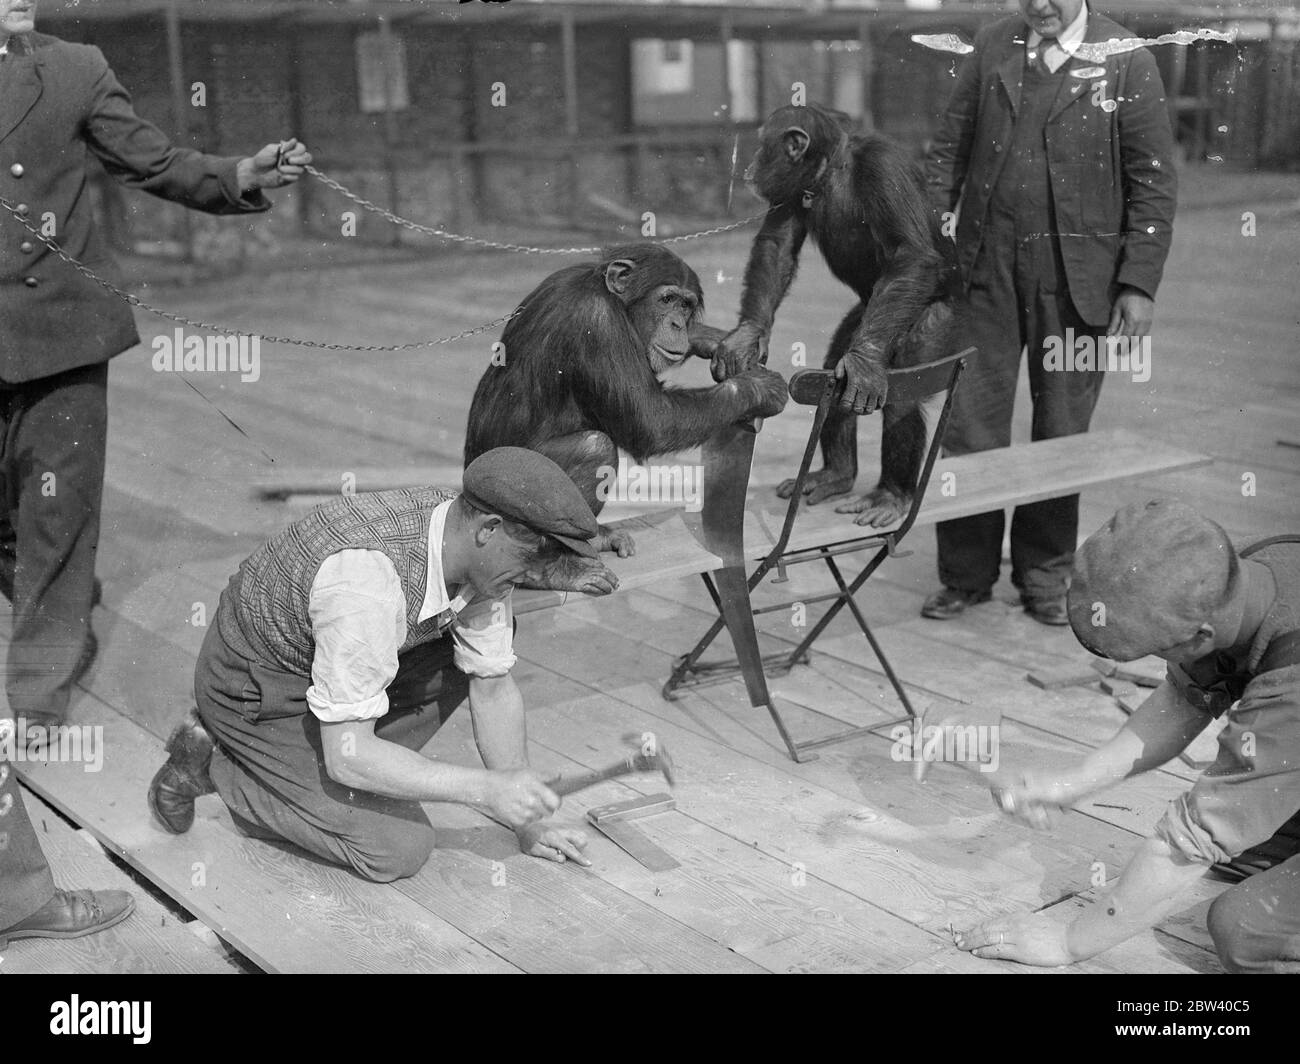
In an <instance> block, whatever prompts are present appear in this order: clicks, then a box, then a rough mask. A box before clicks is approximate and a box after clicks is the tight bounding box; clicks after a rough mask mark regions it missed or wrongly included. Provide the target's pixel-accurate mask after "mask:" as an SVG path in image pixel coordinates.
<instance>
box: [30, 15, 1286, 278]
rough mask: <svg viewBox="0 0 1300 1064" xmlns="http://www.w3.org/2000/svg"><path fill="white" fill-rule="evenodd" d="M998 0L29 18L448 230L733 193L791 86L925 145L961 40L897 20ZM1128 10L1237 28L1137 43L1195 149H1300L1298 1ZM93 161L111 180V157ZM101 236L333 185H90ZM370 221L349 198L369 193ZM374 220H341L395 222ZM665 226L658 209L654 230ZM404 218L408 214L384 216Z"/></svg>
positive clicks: (236, 132) (1160, 28) (196, 130)
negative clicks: (219, 200)
mask: <svg viewBox="0 0 1300 1064" xmlns="http://www.w3.org/2000/svg"><path fill="white" fill-rule="evenodd" d="M1014 7H1015V4H1014V2H1012V3H1007V2H1005V0H1002V2H998V0H947V2H942V3H941V2H940V0H907V2H898V0H878V2H877V0H805V2H802V3H801V2H798V0H772V2H768V0H730V2H718V0H712V2H706V3H693V2H688V3H676V2H669V3H647V2H642V0H626V2H620V0H512V2H510V3H509V4H499V3H492V4H486V3H465V4H458V3H450V2H445V3H444V2H437V3H435V2H432V0H352V2H321V0H317V2H310V3H309V2H304V0H130V2H127V0H97V2H95V3H85V2H77V0H47V2H46V3H44V4H43V5H42V9H41V20H42V21H41V27H42V28H43V29H45V30H47V31H49V32H52V33H55V34H57V35H59V36H62V37H65V38H68V39H71V40H81V41H88V42H91V43H94V44H96V45H98V46H99V47H101V48H102V49H103V50H104V52H105V54H106V55H107V56H108V58H109V60H110V62H111V63H112V64H113V67H114V68H115V70H116V71H117V73H118V75H119V77H120V78H121V79H122V81H123V82H124V83H125V84H126V85H127V86H128V88H130V90H131V91H132V93H133V95H134V97H135V100H136V104H137V107H138V108H139V110H140V111H141V113H143V114H145V115H146V116H148V117H150V118H151V119H153V120H154V121H156V122H158V124H159V125H161V126H162V127H163V128H164V129H166V130H168V132H170V133H174V134H176V135H177V136H178V139H180V140H181V141H182V142H184V143H188V144H192V145H194V146H197V147H201V148H203V149H205V150H209V151H214V152H223V153H234V152H240V151H247V150H250V149H251V148H252V147H254V146H259V145H261V144H263V143H265V142H267V141H269V140H273V139H275V138H277V137H280V136H282V135H288V134H289V133H290V132H292V133H294V134H296V135H297V136H299V137H300V138H302V139H303V140H304V141H306V142H307V143H308V144H309V145H310V146H311V147H312V149H313V151H314V152H315V153H316V157H317V159H318V162H319V164H320V165H321V167H322V168H323V169H325V170H327V171H329V172H330V173H331V174H333V175H334V176H336V177H337V178H338V179H339V180H341V181H343V182H344V183H345V184H347V185H349V186H350V187H353V188H355V189H356V190H357V191H359V192H360V193H361V194H362V195H364V196H366V197H368V198H370V199H372V200H374V201H375V202H377V203H381V204H383V205H385V206H391V207H392V208H393V209H395V210H397V211H398V212H399V213H401V214H403V215H406V216H409V217H412V218H416V219H419V220H423V221H427V222H432V223H442V224H446V225H447V226H449V227H452V228H459V229H461V230H465V229H467V228H470V227H473V226H475V225H479V226H482V225H484V224H488V223H493V222H499V223H503V224H505V225H507V226H510V225H514V226H521V225H523V226H529V227H539V226H541V227H545V226H551V225H566V226H570V227H575V226H576V227H580V228H581V227H587V228H591V229H594V230H602V231H608V229H609V227H610V224H611V222H612V221H614V220H618V221H622V222H625V223H627V222H637V223H638V224H639V219H640V217H641V215H642V212H644V211H647V210H649V211H654V212H656V215H657V216H658V217H659V218H661V219H663V218H667V219H678V220H681V221H696V220H700V219H711V218H717V217H720V216H725V215H728V214H736V213H743V212H744V211H745V210H747V209H748V208H749V207H750V206H751V205H752V201H751V200H750V199H749V198H748V197H746V196H744V195H740V196H736V195H735V192H736V185H737V182H736V181H734V180H733V178H732V166H731V162H732V157H733V153H734V154H735V155H736V156H738V158H739V160H740V164H739V165H740V166H741V167H743V165H744V161H745V160H746V159H747V158H748V156H749V154H750V153H751V151H752V148H753V131H754V129H755V127H756V125H757V123H758V121H759V119H760V118H761V117H762V116H763V115H764V114H765V113H767V112H768V111H770V110H771V109H772V108H774V107H775V106H778V105H779V104H780V103H782V102H784V101H786V100H788V99H789V98H790V95H791V91H792V86H794V85H795V84H796V83H799V84H802V85H804V86H806V89H807V94H808V98H810V99H814V100H819V101H824V102H828V103H832V104H834V105H836V106H838V107H840V108H841V109H844V110H847V111H849V112H850V113H851V114H854V115H855V116H857V117H858V118H859V119H860V120H861V121H862V122H863V123H864V124H867V125H870V126H873V127H876V128H879V129H881V130H883V131H884V132H886V133H889V134H891V135H893V136H896V137H898V138H900V139H902V140H904V141H905V142H907V143H909V144H912V145H914V146H915V147H916V149H917V150H918V151H920V150H921V149H922V148H923V146H924V143H925V141H926V138H927V137H928V136H929V135H930V134H931V132H932V130H933V128H934V126H935V123H936V121H937V120H938V117H939V115H940V114H941V113H942V108H943V105H944V102H945V100H946V97H947V93H948V90H949V86H950V85H951V81H952V75H953V71H954V69H955V65H956V56H954V55H953V54H951V53H948V52H943V51H936V50H933V49H930V48H927V47H924V46H922V45H920V44H917V43H915V42H914V41H913V40H912V37H913V35H914V34H918V33H927V34H934V33H955V34H957V35H959V36H960V37H962V38H963V39H965V40H969V39H970V37H971V36H972V35H973V34H974V32H975V31H976V30H977V29H978V27H979V26H980V25H981V24H982V23H984V22H985V21H987V20H989V19H992V18H996V17H999V16H1001V15H1003V14H1004V13H1006V11H1007V10H1008V9H1009V8H1014ZM1094 7H1095V8H1097V9H1099V10H1101V11H1104V12H1105V13H1107V14H1109V15H1111V16H1113V17H1115V18H1117V19H1118V20H1119V21H1121V22H1123V23H1124V24H1125V25H1126V26H1128V27H1129V28H1131V29H1132V30H1133V31H1134V32H1136V33H1139V34H1141V35H1143V36H1148V37H1154V36H1157V35H1159V34H1161V33H1167V32H1170V31H1172V30H1175V29H1185V28H1191V27H1206V28H1212V29H1216V30H1220V31H1235V32H1236V34H1237V41H1236V42H1235V43H1233V44H1227V43H1219V42H1198V43H1197V44H1195V45H1193V46H1190V47H1183V46H1175V45H1170V46H1162V47H1159V48H1157V49H1156V50H1155V51H1156V55H1157V59H1158V61H1159V63H1160V66H1161V70H1162V73H1163V74H1164V77H1165V81H1166V85H1167V87H1168V90H1169V94H1170V101H1171V110H1172V111H1173V113H1174V116H1175V118H1176V123H1177V128H1178V133H1179V138H1180V141H1181V143H1182V145H1183V147H1184V150H1185V153H1186V155H1187V156H1188V157H1189V158H1191V159H1193V160H1196V159H1210V160H1213V161H1215V162H1225V163H1228V164H1235V165H1242V166H1285V167H1290V166H1294V165H1295V164H1296V163H1297V161H1300V100H1298V98H1300V93H1297V92H1296V80H1297V73H1298V71H1300V64H1298V62H1297V58H1296V40H1297V38H1300V3H1297V0H1289V2H1287V3H1277V2H1272V3H1264V2H1259V0H1255V2H1251V0H1233V2H1230V3H1224V4H1218V5H1210V4H1198V3H1177V4H1171V3H1167V2H1163V0H1161V2H1157V0H1117V2H1114V3H1108V2H1098V3H1095V4H1094ZM105 185H106V186H107V183H105ZM104 195H105V196H106V197H108V201H109V206H110V212H111V213H112V214H113V215H114V216H115V220H116V226H115V228H116V231H117V233H118V235H119V239H120V242H121V243H122V244H123V245H125V244H128V243H135V244H139V243H141V242H142V241H147V240H150V239H156V238H158V237H162V236H170V237H171V239H172V240H173V241H177V240H178V239H179V241H180V243H181V244H182V245H183V246H186V247H189V248H192V249H193V248H197V251H198V253H199V255H200V256H203V255H205V254H215V253H218V252H219V251H220V244H221V242H222V241H223V240H227V241H231V240H233V241H241V240H249V239H261V240H268V239H274V238H275V234H277V233H280V234H289V233H303V232H305V233H312V234H319V235H321V236H328V235H331V234H338V233H339V232H340V230H341V226H340V219H341V217H342V212H343V211H344V210H346V209H348V208H349V207H350V206H351V205H349V204H347V203H346V202H345V201H343V200H341V199H340V198H339V197H338V196H337V195H336V194H335V193H332V192H330V191H329V190H327V189H324V188H322V187H320V186H319V185H316V184H315V183H314V182H309V183H306V184H304V185H303V186H301V188H300V190H299V191H298V194H297V195H296V196H295V197H294V203H295V206H294V207H293V208H292V209H283V208H282V209H281V210H279V211H277V212H276V217H275V219H274V221H273V222H272V223H271V225H270V226H269V227H268V226H265V225H263V226H261V228H260V229H259V232H260V233H261V236H260V237H256V238H254V237H250V236H248V235H247V234H248V229H247V227H244V228H243V229H239V228H238V227H234V226H231V225H228V224H226V223H214V222H209V221H207V220H204V219H198V220H194V219H188V220H187V217H186V216H185V215H184V214H183V212H181V211H179V210H171V209H169V208H162V209H158V208H156V207H155V206H154V205H152V204H150V205H148V206H145V205H144V203H143V202H136V201H135V198H134V197H128V196H125V195H123V194H121V193H119V192H115V191H112V190H109V189H108V188H107V187H105V190H104ZM363 222H364V219H363ZM395 232H396V231H395V230H393V229H392V227H390V226H388V225H387V224H386V223H377V224H372V225H370V226H369V227H367V226H365V225H364V224H359V226H358V232H357V236H358V237H359V238H361V239H363V240H364V239H366V238H371V239H374V240H392V239H394V234H395ZM660 235H664V234H663V233H662V232H661V233H660ZM403 238H404V239H407V240H412V239H414V240H419V239H420V238H419V237H418V236H413V235H412V234H410V233H406V234H404V237H403Z"/></svg>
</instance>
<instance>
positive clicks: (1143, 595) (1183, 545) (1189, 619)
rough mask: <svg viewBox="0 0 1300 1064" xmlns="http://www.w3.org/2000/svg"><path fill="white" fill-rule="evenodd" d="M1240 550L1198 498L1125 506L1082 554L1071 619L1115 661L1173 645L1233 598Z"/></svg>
mask: <svg viewBox="0 0 1300 1064" xmlns="http://www.w3.org/2000/svg"><path fill="white" fill-rule="evenodd" d="M1236 557H1237V554H1236V550H1235V549H1234V548H1233V546H1232V541H1231V540H1229V539H1228V534H1227V533H1226V532H1224V530H1223V529H1222V528H1220V527H1219V526H1218V525H1216V524H1215V523H1214V522H1213V521H1211V520H1210V519H1209V518H1207V517H1203V516H1202V515H1201V514H1199V513H1197V512H1196V511H1195V510H1193V509H1192V508H1191V507H1190V506H1184V505H1183V504H1182V503H1177V502H1169V501H1157V500H1152V501H1151V502H1146V503H1134V504H1132V505H1131V506H1125V507H1124V508H1123V509H1122V510H1119V511H1117V512H1116V514H1115V516H1114V517H1112V518H1111V519H1110V520H1109V521H1107V522H1106V524H1104V525H1103V526H1102V527H1101V528H1099V529H1097V531H1096V532H1094V533H1093V534H1092V535H1091V536H1089V537H1088V538H1087V540H1085V541H1084V544H1083V546H1082V547H1080V548H1079V550H1078V553H1077V554H1076V555H1075V558H1074V573H1073V577H1072V582H1071V584H1070V591H1069V595H1068V596H1067V598H1066V606H1067V609H1068V611H1069V615H1070V627H1071V628H1073V629H1074V634H1075V636H1077V637H1078V640H1079V642H1080V643H1082V644H1083V645H1084V646H1085V647H1087V648H1088V649H1089V650H1091V651H1092V652H1093V653H1094V654H1101V655H1102V656H1103V657H1107V658H1111V659H1112V660H1114V661H1132V660H1134V659H1135V658H1140V657H1143V656H1145V655H1147V654H1154V653H1156V652H1158V651H1161V650H1168V649H1169V648H1170V647H1173V646H1176V645H1177V644H1179V643H1183V642H1186V641H1187V640H1188V639H1190V638H1191V637H1192V636H1193V635H1195V634H1196V630H1197V628H1198V627H1199V626H1200V625H1201V624H1202V623H1204V622H1206V621H1208V620H1210V619H1211V618H1213V616H1214V614H1215V612H1216V610H1218V609H1219V608H1220V607H1221V606H1222V605H1223V603H1224V602H1225V601H1226V599H1227V597H1228V592H1229V589H1230V585H1231V583H1232V580H1233V576H1234V574H1235V573H1236V571H1237V562H1236Z"/></svg>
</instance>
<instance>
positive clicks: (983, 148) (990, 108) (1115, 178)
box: [926, 11, 1177, 324]
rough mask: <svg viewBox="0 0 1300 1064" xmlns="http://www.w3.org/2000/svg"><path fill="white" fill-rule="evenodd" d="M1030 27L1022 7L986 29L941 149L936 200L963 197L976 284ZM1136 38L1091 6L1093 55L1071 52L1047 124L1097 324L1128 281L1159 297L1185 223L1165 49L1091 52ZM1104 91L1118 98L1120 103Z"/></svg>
mask: <svg viewBox="0 0 1300 1064" xmlns="http://www.w3.org/2000/svg"><path fill="white" fill-rule="evenodd" d="M1028 32H1029V31H1028V29H1027V27H1026V26H1025V23H1024V20H1023V19H1022V18H1020V17H1019V16H1014V17H1011V18H1006V19H1001V20H999V21H997V22H994V23H993V24H991V25H989V26H986V27H985V28H984V29H983V30H981V31H980V32H979V33H978V34H977V35H976V37H975V51H974V52H972V53H970V54H969V55H967V56H966V58H965V60H964V61H963V63H962V65H961V68H960V70H959V71H958V74H957V84H956V87H955V88H954V89H953V92H952V97H951V99H950V100H949V103H948V110H947V114H946V116H945V119H944V121H943V125H942V129H941V131H940V133H939V136H938V137H937V139H936V141H935V144H934V146H933V148H932V149H931V153H930V158H929V162H928V166H927V173H926V179H927V183H928V185H929V188H930V192H931V196H932V198H933V200H934V202H935V203H936V204H937V205H938V207H939V209H940V210H943V211H952V210H955V209H956V208H957V205H958V200H959V199H960V202H961V213H960V218H959V220H958V223H957V255H958V260H959V261H960V263H961V268H962V275H963V277H964V278H965V280H966V283H967V285H968V286H969V284H970V279H971V273H972V270H973V269H974V267H975V265H976V260H977V257H978V256H979V253H980V248H981V246H982V244H983V242H984V229H985V226H986V223H987V220H988V211H989V202H990V199H991V196H992V192H993V188H994V186H995V185H996V183H997V180H998V176H999V175H1000V174H1001V172H1002V167H1003V165H1004V164H1005V162H1006V158H1007V154H1008V149H1009V147H1010V145H1011V141H1012V133H1013V129H1014V124H1015V120H1016V110H1017V108H1018V107H1019V104H1020V84H1021V78H1022V75H1023V74H1024V68H1025V38H1026V34H1027V33H1028ZM1132 37H1133V34H1131V33H1130V32H1129V31H1128V30H1126V29H1124V28H1123V27H1122V26H1120V25H1119V24H1118V23H1116V22H1112V21H1111V20H1110V19H1108V18H1106V17H1104V16H1102V15H1099V14H1097V13H1096V12H1095V11H1093V12H1089V15H1088V25H1087V33H1086V36H1085V38H1084V44H1085V51H1084V54H1083V55H1080V56H1072V57H1071V58H1069V59H1068V60H1066V63H1065V76H1064V82H1063V84H1062V85H1061V88H1060V92H1059V94H1058V96H1057V98H1056V102H1055V103H1054V105H1053V106H1052V108H1051V110H1050V111H1049V112H1048V119H1047V123H1046V127H1045V129H1044V137H1045V141H1046V150H1047V160H1048V169H1049V171H1050V174H1051V183H1052V188H1051V199H1052V204H1053V209H1054V211H1055V231H1056V233H1058V234H1059V239H1060V245H1061V254H1062V257H1063V258H1064V260H1065V273H1066V282H1067V284H1068V286H1069V292H1070V297H1071V299H1072V301H1073V302H1074V305H1075V309H1076V310H1077V311H1078V312H1079V314H1080V315H1081V316H1082V317H1083V318H1084V320H1085V321H1088V322H1090V323H1097V324H1105V323H1106V322H1107V321H1108V320H1109V318H1110V313H1111V308H1112V305H1113V303H1114V299H1115V296H1116V295H1117V294H1118V290H1119V287H1120V286H1121V285H1131V286H1133V287H1134V288H1137V289H1140V290H1141V291H1143V292H1145V293H1146V294H1147V295H1149V296H1151V297H1152V298H1154V297H1155V294H1156V289H1157V288H1158V287H1159V285H1160V275H1161V273H1162V272H1163V270H1164V264H1165V258H1166V256H1167V255H1168V254H1169V242H1170V239H1171V236H1172V233H1173V222H1174V207H1175V198H1176V193H1177V177H1176V176H1175V173H1174V139H1173V131H1172V129H1171V128H1170V125H1169V115H1168V111H1167V110H1166V107H1165V94H1164V86H1163V84H1162V83H1161V81H1160V73H1159V71H1158V70H1157V69H1156V63H1155V59H1154V58H1153V57H1152V56H1151V53H1150V52H1148V51H1147V50H1146V49H1144V48H1138V49H1135V50H1132V51H1124V52H1119V53H1118V54H1113V55H1101V56H1098V55H1087V49H1086V46H1087V45H1088V44H1093V45H1096V44H1098V43H1100V42H1104V41H1107V40H1111V39H1132ZM1080 74H1083V75H1086V76H1080ZM1104 100H1111V101H1115V102H1116V103H1117V106H1115V107H1110V108H1109V109H1108V108H1107V105H1106V104H1105V103H1104V102H1102V101H1104ZM989 251H990V253H993V254H1010V253H1011V251H1012V249H1011V248H1009V247H1005V248H1004V247H990V248H989Z"/></svg>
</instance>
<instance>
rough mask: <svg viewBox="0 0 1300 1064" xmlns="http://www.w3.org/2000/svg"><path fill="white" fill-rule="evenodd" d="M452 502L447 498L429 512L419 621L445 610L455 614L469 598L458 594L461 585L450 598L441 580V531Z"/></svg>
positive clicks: (445, 524)
mask: <svg viewBox="0 0 1300 1064" xmlns="http://www.w3.org/2000/svg"><path fill="white" fill-rule="evenodd" d="M453 502H455V500H454V499H448V500H447V501H446V502H442V503H439V504H438V505H437V506H435V507H434V508H433V512H432V513H431V514H429V554H428V572H427V575H426V577H425V586H424V602H423V604H422V605H421V606H420V615H419V617H417V618H416V620H419V621H427V620H428V619H429V618H430V617H436V616H438V614H440V613H444V612H446V611H447V610H451V612H452V613H453V614H457V613H459V612H460V611H461V610H463V609H464V608H465V607H466V606H467V605H469V600H468V599H466V598H464V597H463V596H462V595H461V594H460V592H462V591H463V590H464V588H463V587H462V588H457V589H456V597H455V598H452V597H451V596H450V595H448V594H447V585H446V584H445V583H444V582H443V575H442V533H443V529H445V528H446V527H447V514H448V513H449V512H450V511H451V504H452V503H453Z"/></svg>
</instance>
